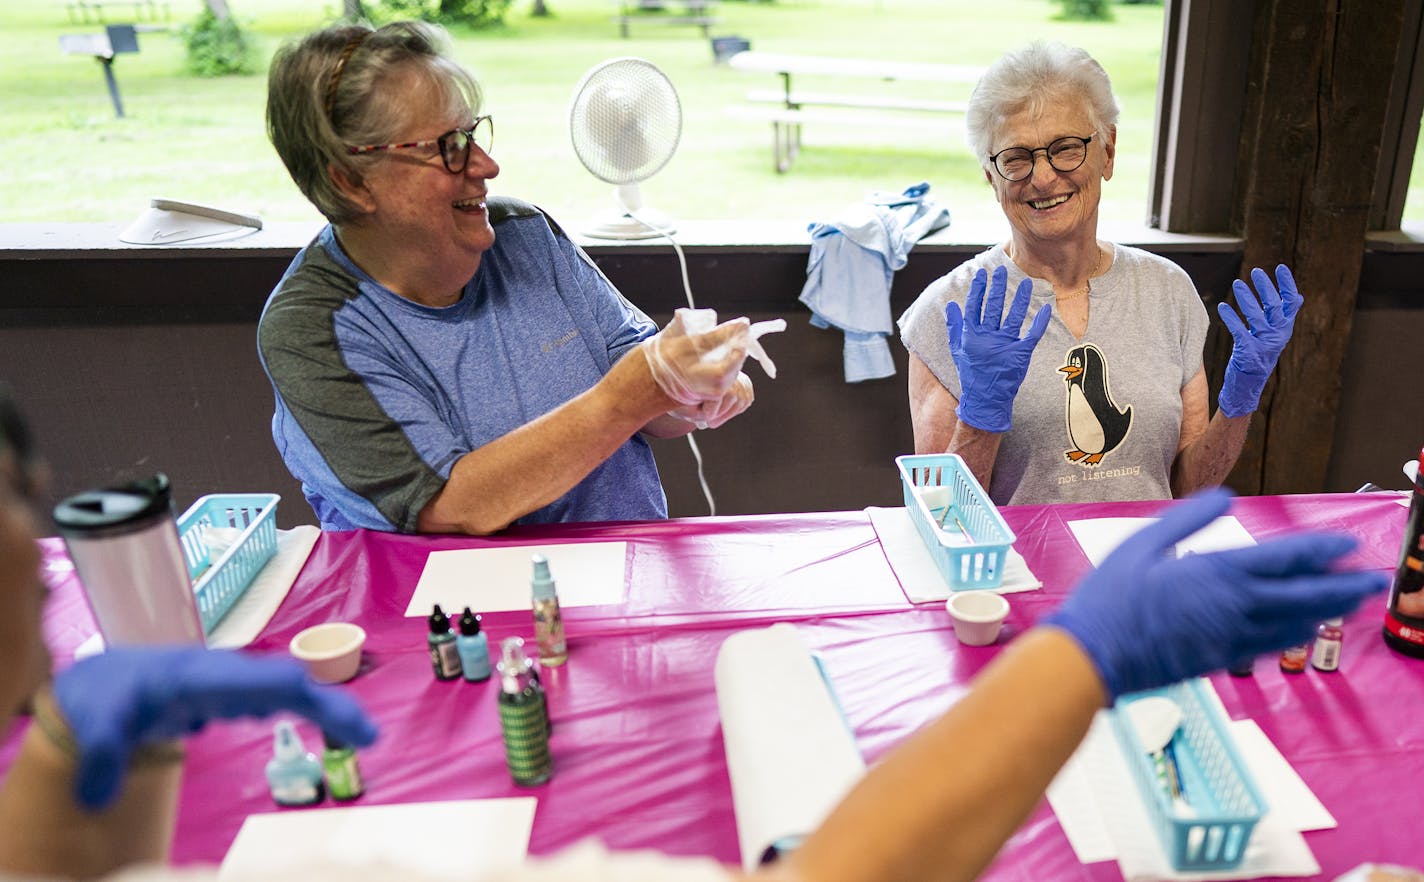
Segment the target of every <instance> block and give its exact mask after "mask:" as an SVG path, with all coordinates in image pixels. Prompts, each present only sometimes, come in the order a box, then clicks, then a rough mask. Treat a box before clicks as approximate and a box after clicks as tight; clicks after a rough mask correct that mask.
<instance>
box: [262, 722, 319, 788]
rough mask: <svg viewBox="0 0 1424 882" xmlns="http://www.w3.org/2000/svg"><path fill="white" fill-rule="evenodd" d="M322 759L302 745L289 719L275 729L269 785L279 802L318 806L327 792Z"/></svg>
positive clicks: (268, 764)
mask: <svg viewBox="0 0 1424 882" xmlns="http://www.w3.org/2000/svg"><path fill="white" fill-rule="evenodd" d="M321 771H322V770H321V761H320V760H318V759H317V758H316V754H314V753H311V752H309V751H308V750H307V749H306V745H304V744H302V737H301V736H300V735H298V734H297V730H296V728H295V727H294V726H293V725H292V723H291V721H290V720H280V721H278V723H277V725H276V726H274V727H273V728H272V758H271V759H270V760H268V761H267V787H268V789H269V790H271V791H272V801H273V802H275V803H277V805H315V804H316V803H318V802H321V800H322V798H323V797H324V796H325V795H326V787H325V785H324V784H323V781H322V774H321Z"/></svg>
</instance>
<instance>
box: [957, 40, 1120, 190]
mask: <svg viewBox="0 0 1424 882" xmlns="http://www.w3.org/2000/svg"><path fill="white" fill-rule="evenodd" d="M1065 97H1066V98H1070V99H1075V100H1079V101H1082V102H1083V103H1084V104H1085V105H1086V106H1087V108H1088V116H1089V117H1090V118H1091V119H1092V123H1093V128H1094V129H1095V130H1097V131H1100V132H1103V131H1106V129H1108V128H1110V127H1112V126H1116V125H1117V118H1118V114H1119V113H1120V112H1121V108H1120V107H1119V106H1118V103H1117V96H1115V95H1114V94H1113V89H1112V81H1111V80H1109V79H1108V72H1107V71H1105V70H1103V66H1102V65H1101V64H1098V62H1097V61H1095V60H1094V59H1093V57H1092V56H1091V55H1089V54H1088V53H1087V52H1085V51H1083V50H1082V49H1078V48H1074V47H1070V46H1065V45H1063V44H1062V43H1045V42H1043V41H1041V40H1040V41H1037V42H1034V43H1030V44H1029V45H1028V46H1025V47H1024V48H1022V49H1018V50H1016V51H1013V52H1009V53H1006V54H1005V55H1004V56H1003V57H1002V58H1000V59H999V60H998V61H996V62H994V63H993V64H992V65H990V66H989V69H988V70H987V71H985V73H984V76H983V77H981V78H980V79H979V83H978V85H976V86H975V87H974V94H972V95H970V96H969V108H968V110H967V111H966V112H965V116H964V129H965V131H964V140H965V141H966V142H967V143H968V144H969V149H970V150H971V151H972V152H973V153H974V157H975V158H976V159H978V160H979V164H980V165H981V166H983V167H984V169H985V170H986V171H987V170H988V168H989V165H990V163H989V153H990V151H991V149H992V148H993V143H994V138H995V137H996V136H997V135H998V134H999V130H1000V127H1001V126H1003V124H1004V121H1005V120H1006V119H1008V118H1009V117H1011V116H1014V115H1015V114H1018V113H1022V112H1024V111H1028V112H1029V113H1039V112H1041V111H1042V110H1043V108H1044V107H1046V106H1047V105H1048V104H1049V102H1050V101H1052V100H1054V99H1063V98H1065Z"/></svg>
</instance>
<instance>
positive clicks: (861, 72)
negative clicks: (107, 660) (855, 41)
mask: <svg viewBox="0 0 1424 882" xmlns="http://www.w3.org/2000/svg"><path fill="white" fill-rule="evenodd" d="M727 64H728V65H729V66H730V67H732V68H735V69H736V70H741V71H747V72H750V73H771V74H775V75H776V76H777V77H778V78H779V79H780V85H781V88H780V89H775V90H753V91H751V92H748V93H747V100H748V102H750V104H751V106H743V107H739V108H736V110H735V112H737V113H738V115H743V116H754V117H756V118H759V119H766V120H769V121H770V122H771V125H772V152H773V156H774V159H775V162H776V170H777V171H778V172H785V171H786V170H787V169H789V168H790V167H791V162H792V160H794V159H795V158H796V155H797V154H798V153H800V151H801V126H802V125H803V124H804V123H807V122H825V123H837V124H842V125H851V124H854V125H858V126H899V127H915V128H934V129H941V130H945V131H946V133H948V131H949V129H951V128H952V127H953V125H954V123H955V122H956V121H958V119H959V118H961V117H962V116H963V114H964V112H965V110H966V109H967V107H968V102H967V101H960V100H941V99H926V98H918V97H912V96H905V95H893V94H883V93H876V94H863V93H862V94H845V93H829V92H815V91H805V90H802V89H800V88H797V87H795V86H794V85H793V78H797V79H799V78H801V77H806V76H813V77H814V76H823V77H853V78H858V79H868V80H878V81H882V82H897V81H921V82H933V83H945V84H950V85H953V86H956V87H960V88H959V89H958V91H959V92H962V93H967V91H968V89H967V88H965V87H969V86H972V85H973V84H974V83H976V82H978V81H979V77H980V76H982V75H983V73H984V68H982V67H975V66H971V65H962V64H936V63H930V62H918V61H894V60H888V59H871V58H835V57H829V56H820V55H794V54H785V53H777V52H754V51H747V52H738V53H737V54H736V55H733V56H732V57H731V58H730V59H728V61H727ZM867 110H869V111H872V112H873V113H872V114H871V115H867V114H866V113H864V111H867ZM847 111H856V112H854V113H848V112H847ZM915 114H918V115H915Z"/></svg>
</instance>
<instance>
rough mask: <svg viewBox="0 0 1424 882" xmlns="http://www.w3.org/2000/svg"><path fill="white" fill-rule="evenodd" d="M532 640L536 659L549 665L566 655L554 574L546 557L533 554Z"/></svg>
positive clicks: (559, 661) (567, 650)
mask: <svg viewBox="0 0 1424 882" xmlns="http://www.w3.org/2000/svg"><path fill="white" fill-rule="evenodd" d="M532 588H533V595H534V640H535V642H536V643H538V644H539V663H540V664H542V665H547V666H549V667H551V668H552V667H556V666H558V665H561V664H563V663H564V662H565V661H567V660H568V658H569V647H568V643H567V642H566V641H565V640H564V616H563V613H562V612H561V611H560V610H559V594H558V592H557V591H556V590H555V588H554V577H553V576H552V575H550V574H549V560H548V558H546V557H544V555H542V554H536V555H534V581H533V585H532Z"/></svg>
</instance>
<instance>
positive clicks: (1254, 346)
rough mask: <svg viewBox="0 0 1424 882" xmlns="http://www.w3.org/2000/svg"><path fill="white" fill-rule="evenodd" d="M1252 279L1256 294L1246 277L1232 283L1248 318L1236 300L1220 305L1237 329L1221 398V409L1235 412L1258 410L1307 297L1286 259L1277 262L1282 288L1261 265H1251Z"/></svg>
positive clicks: (1229, 326)
mask: <svg viewBox="0 0 1424 882" xmlns="http://www.w3.org/2000/svg"><path fill="white" fill-rule="evenodd" d="M1251 281H1252V282H1253V283H1254V284H1255V286H1256V293H1255V294H1253V293H1252V292H1251V288H1250V287H1249V286H1248V285H1247V284H1246V283H1245V282H1243V281H1242V280H1241V279H1237V280H1236V281H1235V282H1233V283H1232V285H1231V289H1232V291H1234V292H1235V293H1236V306H1237V308H1238V309H1240V310H1241V315H1243V316H1245V317H1246V321H1245V323H1244V324H1243V323H1242V321H1241V319H1240V318H1239V317H1237V315H1236V310H1234V309H1232V308H1231V305H1230V304H1228V303H1225V302H1223V303H1218V304H1217V305H1216V311H1217V313H1218V314H1219V315H1220V316H1221V320H1222V321H1223V322H1225V323H1226V329H1227V330H1228V331H1230V332H1231V359H1230V361H1228V362H1227V363H1226V376H1225V377H1224V378H1223V379H1222V382H1221V394H1219V395H1218V396H1217V398H1216V403H1217V405H1218V406H1219V407H1220V408H1221V412H1222V413H1224V414H1226V415H1227V416H1229V417H1237V416H1245V415H1246V414H1248V413H1253V412H1254V411H1255V410H1256V407H1257V405H1258V404H1260V402H1261V390H1262V389H1264V388H1266V381H1267V380H1269V379H1270V378H1271V371H1273V370H1275V369H1276V359H1278V358H1280V355H1281V350H1283V349H1285V348H1286V344H1287V343H1289V342H1290V338H1291V332H1292V331H1293V330H1294V329H1295V317H1296V313H1298V312H1300V306H1301V303H1303V302H1304V300H1303V298H1302V297H1301V296H1300V292H1298V291H1296V289H1295V278H1294V277H1293V276H1291V271H1290V269H1289V268H1288V267H1287V266H1286V265H1285V264H1281V265H1279V266H1277V267H1276V282H1277V283H1278V284H1279V285H1280V291H1277V290H1276V286H1275V285H1272V284H1271V280H1270V278H1269V277H1268V276H1267V275H1266V271H1265V270H1263V269H1260V268H1259V267H1258V268H1256V269H1253V270H1251ZM1258 294H1259V295H1260V299H1259V300H1257V295H1258Z"/></svg>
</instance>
